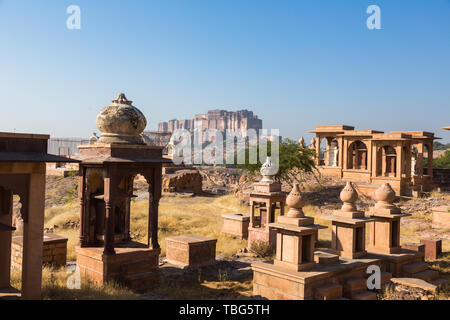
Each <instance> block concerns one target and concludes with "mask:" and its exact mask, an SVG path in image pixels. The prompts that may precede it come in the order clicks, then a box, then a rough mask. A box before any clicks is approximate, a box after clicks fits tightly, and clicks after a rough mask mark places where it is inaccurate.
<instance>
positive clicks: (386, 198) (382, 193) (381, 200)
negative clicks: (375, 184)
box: [375, 183, 396, 209]
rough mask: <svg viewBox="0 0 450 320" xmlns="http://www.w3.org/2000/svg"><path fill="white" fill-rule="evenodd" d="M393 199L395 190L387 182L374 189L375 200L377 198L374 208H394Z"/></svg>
mask: <svg viewBox="0 0 450 320" xmlns="http://www.w3.org/2000/svg"><path fill="white" fill-rule="evenodd" d="M394 199H395V191H394V190H393V189H392V187H391V185H390V184H389V183H384V184H382V185H381V186H380V187H379V188H378V189H377V191H375V200H377V203H376V204H375V208H384V209H394V208H396V206H395V205H394V204H393V202H394Z"/></svg>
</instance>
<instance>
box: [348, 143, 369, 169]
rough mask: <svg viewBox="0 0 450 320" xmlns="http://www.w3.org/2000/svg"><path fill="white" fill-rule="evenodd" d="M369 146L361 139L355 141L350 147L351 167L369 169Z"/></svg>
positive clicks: (349, 166)
mask: <svg viewBox="0 0 450 320" xmlns="http://www.w3.org/2000/svg"><path fill="white" fill-rule="evenodd" d="M367 154H368V153H367V146H366V144H365V143H364V142H362V141H361V140H356V141H353V142H352V143H351V144H350V146H349V147H348V157H347V159H348V163H347V167H348V168H349V169H355V170H367Z"/></svg>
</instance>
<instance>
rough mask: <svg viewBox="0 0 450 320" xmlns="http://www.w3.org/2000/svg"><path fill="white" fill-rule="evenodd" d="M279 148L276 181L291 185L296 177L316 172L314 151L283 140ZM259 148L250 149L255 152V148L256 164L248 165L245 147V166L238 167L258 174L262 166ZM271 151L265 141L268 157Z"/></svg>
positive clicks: (269, 143) (247, 153)
mask: <svg viewBox="0 0 450 320" xmlns="http://www.w3.org/2000/svg"><path fill="white" fill-rule="evenodd" d="M262 146H264V145H262ZM279 146H280V148H279V169H278V173H277V174H276V176H275V179H276V180H278V181H279V182H287V183H289V184H291V182H292V181H297V182H298V179H297V178H298V176H299V175H302V174H303V173H315V172H317V169H316V166H315V163H314V157H315V151H314V150H311V149H308V148H302V147H300V146H299V144H298V143H297V142H295V141H293V140H290V139H284V140H283V141H282V142H281V143H280V145H279ZM259 147H260V145H258V146H256V147H255V146H253V147H252V148H253V150H252V151H255V150H254V148H256V152H257V163H255V164H251V163H249V155H250V150H249V147H248V146H247V148H246V149H245V164H240V165H238V167H239V168H242V169H244V170H245V171H247V172H249V173H250V174H258V173H259V170H260V169H261V166H262V163H261V161H260V160H259ZM271 150H272V148H271V142H270V141H267V153H268V156H271Z"/></svg>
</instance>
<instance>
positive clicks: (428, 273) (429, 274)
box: [413, 269, 439, 282]
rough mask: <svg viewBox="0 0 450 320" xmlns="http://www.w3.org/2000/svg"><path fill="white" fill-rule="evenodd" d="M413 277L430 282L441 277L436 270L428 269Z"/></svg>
mask: <svg viewBox="0 0 450 320" xmlns="http://www.w3.org/2000/svg"><path fill="white" fill-rule="evenodd" d="M413 277H414V278H418V279H422V280H424V281H427V282H430V281H432V280H436V279H437V278H438V277H439V272H438V271H436V270H431V269H428V270H425V271H421V272H417V273H414V274H413Z"/></svg>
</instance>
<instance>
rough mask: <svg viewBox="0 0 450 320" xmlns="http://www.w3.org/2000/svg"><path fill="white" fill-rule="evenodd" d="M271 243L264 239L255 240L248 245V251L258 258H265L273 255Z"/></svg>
mask: <svg viewBox="0 0 450 320" xmlns="http://www.w3.org/2000/svg"><path fill="white" fill-rule="evenodd" d="M273 249H274V248H273V245H272V244H271V243H267V242H265V241H255V242H253V243H252V245H251V246H250V251H251V252H253V253H254V254H256V255H257V256H258V257H260V258H267V257H271V256H272V255H273Z"/></svg>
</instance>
